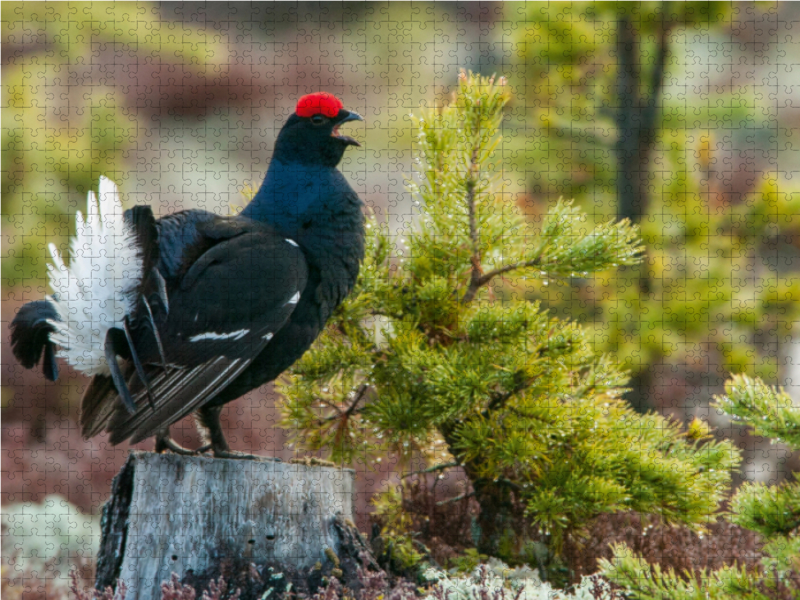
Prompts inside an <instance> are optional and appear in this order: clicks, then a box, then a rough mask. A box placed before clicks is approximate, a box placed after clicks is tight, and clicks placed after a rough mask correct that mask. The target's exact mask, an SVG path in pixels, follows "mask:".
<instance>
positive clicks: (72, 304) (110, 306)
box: [48, 177, 143, 375]
mask: <svg viewBox="0 0 800 600" xmlns="http://www.w3.org/2000/svg"><path fill="white" fill-rule="evenodd" d="M75 221H76V224H77V231H76V235H75V237H74V238H73V239H72V242H71V244H70V261H69V266H66V265H65V264H64V261H63V259H62V258H61V255H60V253H59V252H58V250H57V249H56V247H55V246H53V245H51V247H50V252H51V254H52V255H53V265H52V266H50V267H49V272H50V286H51V287H52V288H53V291H54V294H53V295H52V296H51V297H49V298H48V300H49V301H50V302H51V303H52V305H53V306H54V307H55V310H56V313H57V318H56V319H51V321H50V324H51V325H52V326H53V330H54V331H53V332H52V333H51V335H50V340H51V341H53V342H55V344H57V345H58V346H59V352H58V355H59V356H61V357H62V358H65V359H66V360H67V362H69V363H70V364H71V365H72V366H73V367H75V368H76V369H78V370H79V371H83V372H84V373H86V374H87V375H106V374H108V373H109V369H108V363H107V361H106V357H105V353H104V351H103V346H104V343H105V339H106V335H107V333H108V330H109V329H111V328H113V327H121V325H122V322H123V319H124V318H125V315H129V314H132V312H133V311H134V309H135V306H136V299H137V297H138V295H137V290H138V287H139V284H140V282H141V278H142V261H143V259H142V256H141V250H140V246H139V244H138V243H137V236H136V232H135V231H134V228H133V227H132V225H131V224H130V223H129V222H128V221H127V220H126V219H125V218H124V216H123V211H122V204H121V203H120V200H119V193H118V192H117V187H116V186H115V185H114V183H113V182H112V181H111V180H109V179H107V178H105V177H101V178H100V184H99V193H98V196H97V197H95V195H94V193H93V192H89V199H88V202H87V210H86V218H85V219H84V217H83V215H81V214H80V213H78V214H77V215H76V219H75Z"/></svg>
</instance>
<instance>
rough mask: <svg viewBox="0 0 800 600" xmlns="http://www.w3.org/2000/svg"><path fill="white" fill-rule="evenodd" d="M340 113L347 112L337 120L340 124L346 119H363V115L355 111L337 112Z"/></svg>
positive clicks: (346, 120) (344, 111) (345, 121)
mask: <svg viewBox="0 0 800 600" xmlns="http://www.w3.org/2000/svg"><path fill="white" fill-rule="evenodd" d="M342 113H347V114H346V115H345V116H344V118H343V119H340V120H339V125H341V124H342V123H347V122H348V121H363V120H364V117H362V116H361V115H360V114H358V113H357V112H351V111H349V110H343V111H342V112H340V113H339V114H342Z"/></svg>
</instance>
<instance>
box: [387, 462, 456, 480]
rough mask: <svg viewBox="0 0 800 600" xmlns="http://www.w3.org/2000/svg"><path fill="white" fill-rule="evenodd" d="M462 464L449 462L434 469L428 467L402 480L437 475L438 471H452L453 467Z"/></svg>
mask: <svg viewBox="0 0 800 600" xmlns="http://www.w3.org/2000/svg"><path fill="white" fill-rule="evenodd" d="M460 466H461V463H457V462H449V463H444V464H443V465H434V466H432V467H428V468H427V469H422V470H421V471H411V473H408V474H407V475H403V476H402V477H401V478H400V479H408V478H409V477H413V476H414V475H425V474H427V473H435V472H436V471H444V470H445V469H450V468H453V467H460Z"/></svg>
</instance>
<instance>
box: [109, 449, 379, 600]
mask: <svg viewBox="0 0 800 600" xmlns="http://www.w3.org/2000/svg"><path fill="white" fill-rule="evenodd" d="M354 479H355V473H354V471H352V470H351V469H339V468H332V467H323V466H307V465H303V464H293V463H282V462H274V461H254V460H228V459H212V458H206V457H200V456H197V457H186V456H179V455H175V454H153V453H150V452H133V453H131V455H130V457H129V458H128V461H127V463H126V464H125V466H124V467H123V468H122V470H121V471H120V472H119V473H118V474H117V476H116V477H115V479H114V483H113V486H112V492H111V498H110V499H109V501H108V502H107V503H106V505H105V506H104V507H103V517H102V539H101V546H100V552H99V554H98V561H97V577H96V583H95V586H96V588H98V589H105V588H106V587H108V586H111V587H112V588H115V587H116V584H117V580H121V581H123V582H124V583H125V585H126V586H127V590H128V591H127V595H126V600H160V598H161V584H162V583H163V582H166V581H169V580H170V578H171V576H172V574H173V573H176V574H177V575H178V576H179V578H180V579H181V581H182V582H183V583H184V584H188V585H192V586H193V587H195V589H196V590H197V597H198V598H199V597H200V593H201V591H202V590H203V589H206V586H207V585H208V582H209V581H211V580H212V579H217V578H218V577H219V576H223V577H225V580H226V581H227V582H228V583H229V589H231V590H233V589H235V588H239V589H241V590H242V596H241V597H242V600H244V599H245V598H248V597H253V598H259V597H261V595H263V594H264V593H266V592H267V590H269V589H270V588H271V589H272V590H273V591H274V592H275V594H276V595H277V594H279V593H281V592H283V591H285V589H286V587H287V585H288V584H289V583H291V584H292V589H293V590H294V591H298V592H301V593H303V592H305V593H313V592H315V591H316V589H317V588H319V587H320V585H323V584H324V583H325V582H326V578H327V577H329V576H330V575H331V574H333V575H335V576H337V578H338V579H340V580H341V581H342V582H343V583H344V584H345V585H348V586H349V587H351V588H353V589H354V590H357V588H358V587H359V586H358V578H357V576H356V570H357V568H358V567H359V566H364V567H370V568H372V569H377V568H378V567H377V564H376V563H375V561H374V559H373V558H372V557H371V555H369V552H368V550H367V547H366V545H365V543H364V540H363V538H362V537H361V535H360V534H359V533H358V531H357V530H356V529H355V526H354V525H353V521H352V519H353V501H354V490H355V481H354ZM365 553H366V554H365ZM274 597H275V595H272V596H271V598H274Z"/></svg>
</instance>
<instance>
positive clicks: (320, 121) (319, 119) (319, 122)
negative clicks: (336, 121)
mask: <svg viewBox="0 0 800 600" xmlns="http://www.w3.org/2000/svg"><path fill="white" fill-rule="evenodd" d="M327 120H328V119H326V118H325V117H323V116H322V115H314V116H313V117H311V122H312V123H313V124H314V125H322V124H323V123H324V122H325V121H327Z"/></svg>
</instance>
